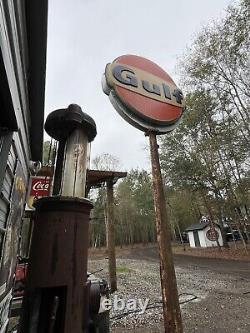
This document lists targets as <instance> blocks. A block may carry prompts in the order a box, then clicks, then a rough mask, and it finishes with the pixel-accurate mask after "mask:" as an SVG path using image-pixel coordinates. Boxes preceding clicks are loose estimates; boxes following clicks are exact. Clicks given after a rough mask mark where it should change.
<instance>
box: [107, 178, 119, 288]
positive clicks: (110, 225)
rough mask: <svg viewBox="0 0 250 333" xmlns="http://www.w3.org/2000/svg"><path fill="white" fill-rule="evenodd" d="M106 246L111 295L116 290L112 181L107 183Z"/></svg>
mask: <svg viewBox="0 0 250 333" xmlns="http://www.w3.org/2000/svg"><path fill="white" fill-rule="evenodd" d="M107 244H108V258H109V282H110V290H111V293H113V292H114V291H116V290H117V277H116V256H115V234H114V190H113V182H112V180H109V181H107Z"/></svg>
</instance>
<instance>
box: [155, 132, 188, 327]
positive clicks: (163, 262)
mask: <svg viewBox="0 0 250 333" xmlns="http://www.w3.org/2000/svg"><path fill="white" fill-rule="evenodd" d="M149 141H150V153H151V163H152V177H153V195H154V207H155V224H156V234H157V242H158V249H159V257H160V275H161V289H162V301H163V317H164V326H165V333H182V332H183V327H182V320H181V311H180V304H179V297H178V290H177V283H176V276H175V269H174V262H173V254H172V248H171V236H170V235H171V233H170V223H169V219H168V215H167V209H166V202H165V195H164V189H163V182H162V176H161V168H160V162H159V154H158V145H157V139H156V134H155V133H153V132H150V133H149Z"/></svg>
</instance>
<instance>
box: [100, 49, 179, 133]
mask: <svg viewBox="0 0 250 333" xmlns="http://www.w3.org/2000/svg"><path fill="white" fill-rule="evenodd" d="M103 90H104V92H105V93H106V94H107V95H109V98H110V100H111V103H112V104H113V105H114V107H115V109H116V110H117V111H118V112H119V113H120V115H121V116H122V117H123V118H125V119H126V120H127V121H128V122H129V123H131V124H132V125H134V126H136V127H137V128H139V129H141V130H143V131H148V130H151V131H155V132H158V133H166V132H169V131H171V130H173V129H174V128H175V127H176V125H177V123H178V121H179V120H180V118H181V116H182V114H183V111H184V99H183V94H182V92H181V90H180V89H178V88H177V86H176V84H175V83H174V81H173V80H172V79H171V77H170V76H169V75H168V74H167V73H166V72H165V71H164V70H163V69H162V68H161V67H159V66H158V65H156V64H155V63H153V62H152V61H150V60H147V59H145V58H142V57H139V56H135V55H124V56H121V57H119V58H117V59H115V60H114V61H113V62H112V63H111V64H108V65H107V66H106V69H105V74H104V79H103Z"/></svg>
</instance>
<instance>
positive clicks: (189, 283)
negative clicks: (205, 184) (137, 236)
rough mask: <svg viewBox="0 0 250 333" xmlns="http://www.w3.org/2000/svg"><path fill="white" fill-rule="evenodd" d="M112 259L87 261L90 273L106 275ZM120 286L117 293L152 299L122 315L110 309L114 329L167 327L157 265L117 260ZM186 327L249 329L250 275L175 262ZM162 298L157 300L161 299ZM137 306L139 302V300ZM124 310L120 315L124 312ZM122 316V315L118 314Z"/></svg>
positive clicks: (120, 332)
mask: <svg viewBox="0 0 250 333" xmlns="http://www.w3.org/2000/svg"><path fill="white" fill-rule="evenodd" d="M107 264H108V261H107V260H105V259H103V260H100V259H98V260H96V259H94V260H93V259H92V260H89V268H88V270H89V271H90V272H94V271H96V270H98V269H100V268H103V271H102V272H99V273H97V274H96V275H97V276H99V277H103V278H106V279H108V265H107ZM117 270H118V273H117V276H118V291H117V292H116V293H114V294H113V295H112V296H111V299H112V300H114V297H115V296H118V297H119V298H122V299H123V300H125V301H127V300H129V299H137V300H138V299H142V300H143V301H144V300H145V299H147V298H149V305H148V307H150V306H151V305H156V306H158V307H156V308H151V309H147V310H146V311H145V313H144V314H138V313H135V314H129V315H127V316H125V317H123V316H122V314H123V313H124V312H127V310H126V309H125V310H124V311H121V310H120V311H117V310H116V311H115V310H114V309H111V312H110V317H111V319H112V318H113V319H112V320H111V327H112V330H111V332H113V333H125V332H129V331H130V332H137V333H140V332H143V333H149V332H150V333H151V332H152V333H154V332H164V330H163V324H162V311H161V305H160V306H159V301H160V300H161V291H160V280H159V264H158V262H156V261H155V262H153V261H150V260H143V259H140V260H138V259H125V258H123V259H117ZM176 275H177V282H178V290H179V294H180V301H181V302H186V303H185V304H183V305H181V310H182V318H183V324H184V332H185V333H191V332H198V333H224V332H225V333H235V332H240V333H249V332H250V276H249V279H248V278H246V277H245V276H244V277H240V275H239V276H236V275H229V274H219V273H217V272H214V271H210V270H209V269H207V270H206V269H204V268H202V269H200V268H199V267H196V266H195V267H193V266H190V267H189V266H186V265H185V267H184V266H181V265H177V266H176ZM157 302H158V303H157ZM138 306H139V305H138ZM120 315H121V316H120ZM120 317H122V318H120Z"/></svg>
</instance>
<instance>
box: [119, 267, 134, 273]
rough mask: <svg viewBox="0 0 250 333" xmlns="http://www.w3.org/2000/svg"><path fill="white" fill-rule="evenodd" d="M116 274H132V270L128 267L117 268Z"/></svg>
mask: <svg viewBox="0 0 250 333" xmlns="http://www.w3.org/2000/svg"><path fill="white" fill-rule="evenodd" d="M116 272H117V273H129V272H132V269H130V268H128V267H126V266H117V267H116Z"/></svg>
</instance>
